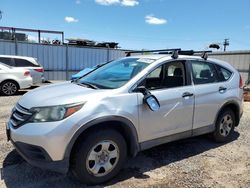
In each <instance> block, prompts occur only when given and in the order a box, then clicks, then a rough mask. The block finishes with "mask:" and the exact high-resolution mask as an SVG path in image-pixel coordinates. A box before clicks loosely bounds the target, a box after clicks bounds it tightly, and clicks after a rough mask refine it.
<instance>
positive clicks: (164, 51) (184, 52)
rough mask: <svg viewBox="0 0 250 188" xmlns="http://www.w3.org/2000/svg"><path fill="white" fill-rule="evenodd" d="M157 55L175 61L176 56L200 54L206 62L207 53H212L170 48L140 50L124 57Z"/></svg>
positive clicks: (130, 52) (128, 53) (129, 52)
mask: <svg viewBox="0 0 250 188" xmlns="http://www.w3.org/2000/svg"><path fill="white" fill-rule="evenodd" d="M154 52H155V53H158V54H172V56H171V57H172V58H173V59H177V58H178V55H194V54H201V58H203V59H204V60H207V58H208V55H207V53H211V52H212V51H211V50H210V51H207V50H205V51H194V50H182V49H181V48H170V49H161V50H141V51H128V52H125V53H126V57H129V56H131V54H132V53H154Z"/></svg>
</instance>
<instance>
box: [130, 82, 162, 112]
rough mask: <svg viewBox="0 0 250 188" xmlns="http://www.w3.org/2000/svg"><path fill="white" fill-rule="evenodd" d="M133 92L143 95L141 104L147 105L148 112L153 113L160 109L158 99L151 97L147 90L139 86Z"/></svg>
mask: <svg viewBox="0 0 250 188" xmlns="http://www.w3.org/2000/svg"><path fill="white" fill-rule="evenodd" d="M134 91H135V92H140V93H142V94H143V95H144V97H143V102H144V103H146V104H147V105H148V107H149V108H150V110H152V111H154V112H155V111H158V110H159V109H160V103H159V101H158V99H157V98H156V97H155V96H154V95H152V94H151V93H150V91H149V90H148V89H147V88H145V87H144V86H139V87H137V88H136V89H135V90H134Z"/></svg>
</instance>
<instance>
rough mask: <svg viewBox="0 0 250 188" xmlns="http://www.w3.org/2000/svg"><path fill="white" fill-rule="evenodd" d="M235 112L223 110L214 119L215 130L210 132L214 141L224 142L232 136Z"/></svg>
mask: <svg viewBox="0 0 250 188" xmlns="http://www.w3.org/2000/svg"><path fill="white" fill-rule="evenodd" d="M235 123H236V121H235V114H234V112H233V111H232V110H231V109H225V110H223V111H222V112H221V113H220V114H219V116H218V118H217V121H216V127H215V131H214V132H213V133H212V136H213V139H214V140H215V141H216V142H226V141H229V139H230V138H231V136H232V133H233V132H234V127H235Z"/></svg>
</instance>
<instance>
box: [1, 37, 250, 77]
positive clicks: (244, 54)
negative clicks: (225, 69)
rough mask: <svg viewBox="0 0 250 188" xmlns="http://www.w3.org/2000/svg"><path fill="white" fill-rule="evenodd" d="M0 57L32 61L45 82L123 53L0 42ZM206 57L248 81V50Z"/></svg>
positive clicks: (122, 51)
mask: <svg viewBox="0 0 250 188" xmlns="http://www.w3.org/2000/svg"><path fill="white" fill-rule="evenodd" d="M0 54H4V55H21V56H31V57H35V58H37V59H38V61H39V63H40V64H42V65H43V67H44V69H45V77H46V78H47V79H49V80H66V79H69V78H70V76H71V74H73V73H75V72H78V71H80V70H82V69H84V68H86V67H93V66H95V65H97V64H100V63H104V62H107V61H110V60H113V59H117V58H119V57H124V56H125V50H121V49H109V48H93V47H91V48H90V47H76V46H67V45H49V44H37V43H27V42H18V41H6V40H0ZM209 57H212V58H216V59H221V60H225V61H227V62H229V63H230V64H232V65H233V66H234V67H235V68H236V69H238V70H239V71H240V73H241V75H242V78H243V80H244V81H246V80H249V79H250V50H249V51H231V52H229V51H228V52H213V53H211V54H209Z"/></svg>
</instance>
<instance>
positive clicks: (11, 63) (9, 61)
mask: <svg viewBox="0 0 250 188" xmlns="http://www.w3.org/2000/svg"><path fill="white" fill-rule="evenodd" d="M0 62H1V63H3V64H5V65H8V66H11V67H14V66H15V61H14V59H13V58H8V57H0Z"/></svg>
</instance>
